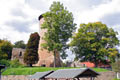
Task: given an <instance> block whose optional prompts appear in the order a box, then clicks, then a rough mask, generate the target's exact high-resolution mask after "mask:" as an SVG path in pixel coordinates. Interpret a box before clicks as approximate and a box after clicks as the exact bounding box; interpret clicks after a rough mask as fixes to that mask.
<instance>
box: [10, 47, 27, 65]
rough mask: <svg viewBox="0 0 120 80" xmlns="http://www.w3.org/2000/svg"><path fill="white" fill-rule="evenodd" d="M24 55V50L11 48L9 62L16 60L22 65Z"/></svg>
mask: <svg viewBox="0 0 120 80" xmlns="http://www.w3.org/2000/svg"><path fill="white" fill-rule="evenodd" d="M24 53H25V49H22V48H13V49H12V58H11V60H15V59H18V60H19V62H20V63H22V64H24V61H23V58H24Z"/></svg>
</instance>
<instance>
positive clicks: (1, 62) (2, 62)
mask: <svg viewBox="0 0 120 80" xmlns="http://www.w3.org/2000/svg"><path fill="white" fill-rule="evenodd" d="M0 64H1V65H5V66H6V67H10V61H9V60H5V59H2V60H0Z"/></svg>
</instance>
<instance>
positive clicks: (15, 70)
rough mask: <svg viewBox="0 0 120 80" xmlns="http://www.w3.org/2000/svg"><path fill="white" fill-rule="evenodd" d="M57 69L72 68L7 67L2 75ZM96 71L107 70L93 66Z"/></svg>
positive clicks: (28, 73) (26, 73)
mask: <svg viewBox="0 0 120 80" xmlns="http://www.w3.org/2000/svg"><path fill="white" fill-rule="evenodd" d="M58 69H73V68H72V67H56V68H53V67H23V68H7V70H6V71H5V72H3V73H2V75H32V74H35V73H36V72H44V71H51V70H54V71H55V70H58ZM93 70H95V71H96V72H107V71H108V70H106V69H102V68H93Z"/></svg>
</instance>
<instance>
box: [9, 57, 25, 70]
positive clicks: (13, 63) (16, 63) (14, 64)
mask: <svg viewBox="0 0 120 80" xmlns="http://www.w3.org/2000/svg"><path fill="white" fill-rule="evenodd" d="M10 67H12V68H18V67H24V66H23V65H22V64H21V63H20V62H19V60H17V59H16V60H12V61H10Z"/></svg>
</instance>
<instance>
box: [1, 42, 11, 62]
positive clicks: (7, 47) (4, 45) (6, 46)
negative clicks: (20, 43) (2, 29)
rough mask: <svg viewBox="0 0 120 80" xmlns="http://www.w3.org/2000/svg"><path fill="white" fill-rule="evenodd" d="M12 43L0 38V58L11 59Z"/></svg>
mask: <svg viewBox="0 0 120 80" xmlns="http://www.w3.org/2000/svg"><path fill="white" fill-rule="evenodd" d="M12 48H13V45H12V44H11V42H9V41H8V40H0V60H1V59H11V53H12Z"/></svg>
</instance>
